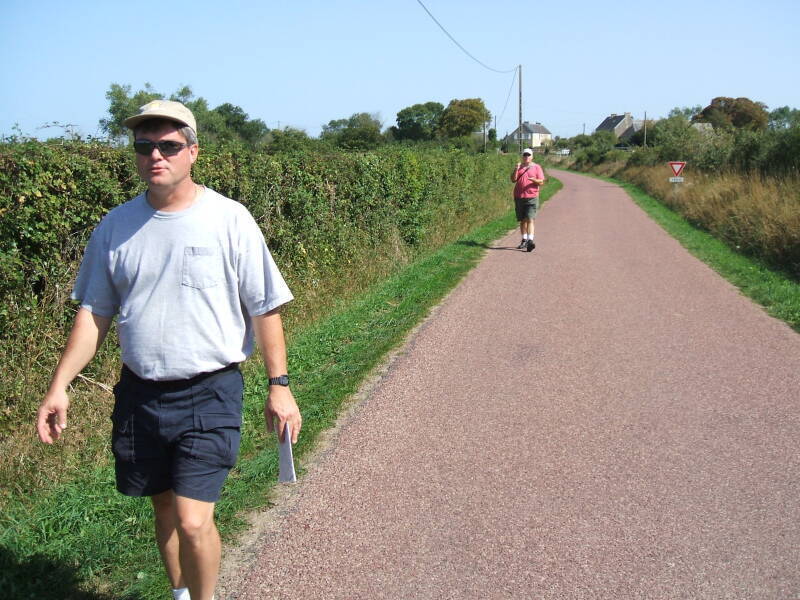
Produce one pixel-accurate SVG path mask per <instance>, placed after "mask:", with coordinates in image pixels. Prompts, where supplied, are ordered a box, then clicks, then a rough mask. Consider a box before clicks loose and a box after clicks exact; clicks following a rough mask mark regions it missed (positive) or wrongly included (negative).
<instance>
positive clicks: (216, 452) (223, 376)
mask: <svg viewBox="0 0 800 600" xmlns="http://www.w3.org/2000/svg"><path fill="white" fill-rule="evenodd" d="M243 390H244V382H243V379H242V374H241V373H240V372H239V369H238V366H237V365H236V364H232V365H229V366H227V367H225V368H223V369H220V370H219V371H214V372H213V373H206V374H202V375H197V376H195V377H192V378H191V379H183V380H177V381H150V380H146V379H141V378H140V377H138V376H137V375H136V374H135V373H134V372H133V371H131V370H130V369H128V368H127V367H123V368H122V375H121V376H120V380H119V383H117V385H116V386H114V397H115V404H114V412H113V413H112V415H111V421H112V423H113V429H112V436H111V446H112V450H113V452H114V458H115V459H116V461H115V467H116V479H117V489H118V490H119V491H120V492H121V493H123V494H125V495H126V496H153V495H155V494H160V493H162V492H165V491H167V490H170V489H171V490H173V491H174V492H175V494H176V495H178V496H184V497H186V498H192V499H194V500H202V501H204V502H216V501H217V500H219V494H220V490H221V489H222V484H223V483H224V482H225V478H226V477H227V476H228V472H229V471H230V469H231V467H233V465H234V464H235V463H236V458H237V456H238V454H239V442H240V440H241V424H242V393H243Z"/></svg>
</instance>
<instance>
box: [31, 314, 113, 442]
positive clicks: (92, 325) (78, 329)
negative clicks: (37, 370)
mask: <svg viewBox="0 0 800 600" xmlns="http://www.w3.org/2000/svg"><path fill="white" fill-rule="evenodd" d="M110 327H111V318H110V317H101V316H99V315H95V314H92V313H91V312H89V311H88V310H87V309H85V308H81V309H79V310H78V314H77V315H75V323H74V324H73V326H72V331H71V332H70V334H69V338H68V339H67V347H66V348H65V349H64V352H63V353H62V355H61V359H60V360H59V361H58V366H57V367H56V370H55V373H54V374H53V378H52V380H51V381H50V387H49V389H48V390H47V393H46V394H45V396H44V400H42V403H41V405H40V406H39V412H38V413H37V417H36V431H37V432H38V434H39V439H40V440H41V441H42V442H44V443H45V444H52V443H53V441H54V440H57V439H58V438H59V437H60V436H61V432H63V431H64V429H65V428H66V427H67V409H68V408H69V397H68V396H67V386H69V384H70V383H72V380H73V379H75V377H76V376H77V375H78V373H80V372H81V370H82V369H83V368H84V367H85V366H86V365H87V364H89V361H90V360H92V358H93V357H94V355H95V354H96V353H97V349H98V348H100V345H101V344H102V343H103V340H104V339H105V337H106V334H107V333H108V330H109V328H110Z"/></svg>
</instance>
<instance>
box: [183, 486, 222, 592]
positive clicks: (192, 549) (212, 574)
mask: <svg viewBox="0 0 800 600" xmlns="http://www.w3.org/2000/svg"><path fill="white" fill-rule="evenodd" d="M175 507H176V514H177V522H178V526H177V531H178V538H179V540H180V544H179V547H180V551H179V556H180V565H181V569H182V572H183V577H184V579H185V581H186V585H187V587H188V588H189V594H190V595H191V597H192V600H211V599H212V597H213V596H214V588H215V587H216V585H217V577H218V575H219V563H220V555H221V552H222V549H221V544H220V539H219V533H218V532H217V526H216V525H215V524H214V503H213V502H203V501H201V500H192V499H191V498H185V497H183V496H176V497H175Z"/></svg>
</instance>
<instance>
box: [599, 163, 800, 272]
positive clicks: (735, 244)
mask: <svg viewBox="0 0 800 600" xmlns="http://www.w3.org/2000/svg"><path fill="white" fill-rule="evenodd" d="M669 175H670V173H669V172H668V171H667V169H664V168H662V167H629V168H625V169H622V170H620V171H618V172H616V173H615V174H614V176H615V177H617V178H620V179H623V180H624V181H628V182H630V183H633V184H634V185H637V186H639V187H641V188H643V189H644V190H645V191H646V192H647V193H648V194H650V195H651V196H654V197H656V198H658V199H659V200H661V201H662V202H664V204H666V205H667V206H669V207H670V208H672V209H673V210H675V211H676V212H678V213H680V214H681V215H682V216H683V217H684V218H685V219H687V220H688V221H689V222H690V223H692V224H693V225H695V226H697V227H699V228H701V229H704V230H707V231H708V232H709V233H711V234H712V235H714V236H715V237H717V238H718V239H721V240H723V241H724V242H726V243H727V244H728V245H729V246H731V247H732V248H735V249H736V250H738V251H740V252H742V253H744V254H748V255H750V256H754V257H756V258H759V259H762V260H764V261H766V262H767V263H768V264H770V265H771V266H773V267H776V268H778V269H781V270H783V271H785V272H786V273H787V274H789V275H791V276H792V277H793V278H795V279H800V178H798V177H797V176H796V175H794V176H789V177H783V178H778V177H765V176H763V175H761V174H759V173H749V174H735V173H695V172H690V173H685V182H684V183H682V184H673V183H670V182H669V180H668V179H669Z"/></svg>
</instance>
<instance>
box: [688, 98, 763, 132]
mask: <svg viewBox="0 0 800 600" xmlns="http://www.w3.org/2000/svg"><path fill="white" fill-rule="evenodd" d="M692 121H694V122H696V123H697V122H699V123H711V124H712V125H713V126H714V128H715V129H730V128H736V129H750V130H752V131H763V130H764V129H766V128H767V124H768V122H769V113H767V105H766V104H764V103H763V102H753V101H752V100H750V99H749V98H727V97H725V96H719V97H718V98H714V99H713V100H712V101H711V104H709V105H708V106H706V107H705V108H704V109H703V110H702V111H700V112H699V113H698V114H697V115H695V116H694V117H693V118H692Z"/></svg>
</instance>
